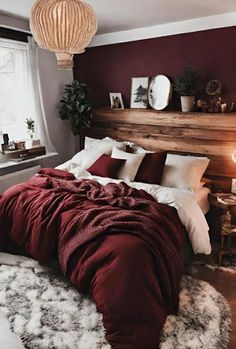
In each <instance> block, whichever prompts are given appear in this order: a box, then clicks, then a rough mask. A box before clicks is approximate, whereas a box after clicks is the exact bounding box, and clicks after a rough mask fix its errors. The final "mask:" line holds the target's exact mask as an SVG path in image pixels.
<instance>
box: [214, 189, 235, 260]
mask: <svg viewBox="0 0 236 349" xmlns="http://www.w3.org/2000/svg"><path fill="white" fill-rule="evenodd" d="M229 195H231V194H229V193H227V194H222V193H214V194H209V202H210V205H212V206H216V207H219V208H222V215H221V231H220V234H221V245H220V251H219V257H218V263H219V264H221V262H222V258H223V256H229V255H232V254H235V256H236V248H233V247H232V245H231V243H232V238H233V237H236V225H233V224H231V207H233V206H236V196H235V195H233V194H232V197H235V202H234V200H230V199H229V200H227V198H229Z"/></svg>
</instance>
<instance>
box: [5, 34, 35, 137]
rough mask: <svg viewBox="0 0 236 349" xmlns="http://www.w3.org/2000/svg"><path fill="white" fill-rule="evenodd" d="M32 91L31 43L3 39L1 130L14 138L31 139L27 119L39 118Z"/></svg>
mask: <svg viewBox="0 0 236 349" xmlns="http://www.w3.org/2000/svg"><path fill="white" fill-rule="evenodd" d="M32 91H33V90H32V78H31V73H30V69H29V56H28V44H27V43H23V42H16V41H12V40H6V39H0V134H4V133H8V135H9V138H10V140H14V141H16V140H27V139H29V136H28V134H27V126H26V123H25V121H26V118H29V117H31V118H32V119H34V120H35V118H34V115H35V103H34V98H33V92H32ZM35 136H36V137H38V135H37V127H36V133H35ZM0 143H2V136H1V140H0Z"/></svg>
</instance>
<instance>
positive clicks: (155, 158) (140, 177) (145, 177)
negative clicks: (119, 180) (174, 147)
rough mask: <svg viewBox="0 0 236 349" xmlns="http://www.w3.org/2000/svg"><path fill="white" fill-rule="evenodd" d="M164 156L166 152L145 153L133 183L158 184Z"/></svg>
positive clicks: (163, 164)
mask: <svg viewBox="0 0 236 349" xmlns="http://www.w3.org/2000/svg"><path fill="white" fill-rule="evenodd" d="M166 156H167V153H166V152H159V153H146V154H145V156H144V158H143V161H142V162H141V165H140V167H139V169H138V172H137V174H136V177H135V181H136V182H143V183H149V184H160V183H161V178H162V173H163V170H164V166H165V162H166Z"/></svg>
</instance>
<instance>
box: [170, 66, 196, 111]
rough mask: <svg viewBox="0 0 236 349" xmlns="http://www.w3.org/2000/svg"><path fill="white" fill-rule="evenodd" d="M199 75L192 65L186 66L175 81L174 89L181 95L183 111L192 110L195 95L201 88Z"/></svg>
mask: <svg viewBox="0 0 236 349" xmlns="http://www.w3.org/2000/svg"><path fill="white" fill-rule="evenodd" d="M199 79H200V78H199V75H198V73H197V72H196V71H195V70H193V69H192V68H191V67H190V66H185V67H184V68H183V70H182V72H181V73H180V74H179V75H178V76H177V78H176V79H175V82H174V89H175V91H177V92H178V93H179V95H180V99H181V106H182V111H183V112H191V111H193V107H194V100H195V95H196V93H197V92H198V90H199Z"/></svg>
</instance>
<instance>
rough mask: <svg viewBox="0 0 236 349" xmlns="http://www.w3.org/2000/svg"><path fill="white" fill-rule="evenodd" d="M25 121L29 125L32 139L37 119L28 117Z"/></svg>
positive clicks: (28, 128)
mask: <svg viewBox="0 0 236 349" xmlns="http://www.w3.org/2000/svg"><path fill="white" fill-rule="evenodd" d="M25 123H26V125H27V131H28V134H29V136H30V139H31V141H32V140H33V138H34V132H35V121H34V120H33V119H31V118H27V119H26V121H25Z"/></svg>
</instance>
